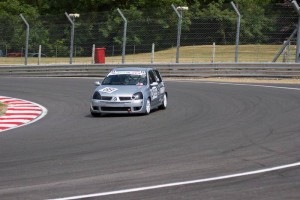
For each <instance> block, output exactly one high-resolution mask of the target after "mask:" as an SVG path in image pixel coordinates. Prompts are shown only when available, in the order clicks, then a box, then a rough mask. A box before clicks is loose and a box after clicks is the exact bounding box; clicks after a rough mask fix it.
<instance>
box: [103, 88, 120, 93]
mask: <svg viewBox="0 0 300 200" xmlns="http://www.w3.org/2000/svg"><path fill="white" fill-rule="evenodd" d="M117 90H118V89H117V88H111V87H106V88H103V89H102V90H100V91H101V92H106V93H113V92H115V91H117Z"/></svg>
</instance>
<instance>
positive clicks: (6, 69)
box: [0, 63, 300, 78]
mask: <svg viewBox="0 0 300 200" xmlns="http://www.w3.org/2000/svg"><path fill="white" fill-rule="evenodd" d="M116 67H154V68H156V69H158V70H159V71H160V72H161V74H162V75H163V76H164V77H274V78H275V77H282V78H284V77H285V78H299V77H300V64H296V63H290V64H285V63H211V64H207V63H203V64H199V63H197V64H173V63H172V64H112V65H111V64H102V65H98V64H94V65H92V64H91V65H32V66H29V65H27V66H0V76H2V77H3V76H14V77H23V76H26V77H104V76H105V75H106V74H107V73H108V72H109V71H110V70H111V69H113V68H116Z"/></svg>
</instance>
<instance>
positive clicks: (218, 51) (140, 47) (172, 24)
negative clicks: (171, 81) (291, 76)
mask: <svg viewBox="0 0 300 200" xmlns="http://www.w3.org/2000/svg"><path fill="white" fill-rule="evenodd" d="M278 9H280V8H278ZM282 9H283V8H282ZM284 9H286V8H284ZM289 9H290V10H287V11H286V12H285V13H286V14H282V12H280V14H276V12H274V13H270V14H269V15H268V14H265V15H264V18H263V19H260V18H258V16H255V15H243V12H244V11H243V9H242V8H241V9H240V10H239V12H240V13H241V25H240V31H239V32H238V33H239V45H238V62H272V61H273V59H274V57H275V56H276V54H277V53H278V51H279V50H280V48H281V47H282V45H283V43H284V41H285V40H287V38H288V37H289V36H290V35H291V34H292V33H293V31H294V30H295V29H296V24H297V19H298V16H297V15H296V13H295V12H294V10H293V8H292V7H291V8H289ZM204 10H205V9H204ZM121 12H122V14H123V15H124V17H125V18H126V20H127V22H128V24H127V29H126V44H125V57H123V59H124V63H127V64H130V63H144V64H147V63H154V64H155V63H175V62H176V56H177V49H178V48H177V47H178V28H179V24H178V22H179V21H178V20H179V18H178V16H177V15H176V13H175V12H174V10H173V9H172V7H171V5H170V8H169V10H167V12H164V13H160V9H153V10H147V11H146V10H140V11H139V10H136V11H134V12H132V11H127V10H121ZM181 14H182V23H181V33H180V49H179V53H178V55H179V58H178V62H179V63H219V62H224V63H232V62H235V55H236V36H237V15H236V12H235V11H234V9H233V8H232V7H231V5H226V6H225V7H224V14H223V15H222V16H221V17H220V16H218V15H213V14H210V15H209V14H205V13H201V14H199V13H195V12H194V11H193V9H189V10H187V11H184V10H183V11H181ZM24 17H25V18H26V20H27V21H28V23H29V25H30V35H29V47H28V64H30V65H35V64H68V63H69V61H70V38H71V24H70V23H69V21H68V19H67V17H66V16H65V13H62V14H61V15H55V16H49V15H47V16H26V15H24ZM18 18H19V20H17V19H18ZM14 19H15V20H14V21H13V22H12V23H10V22H7V21H5V20H7V19H6V17H5V16H0V22H1V23H0V34H1V39H0V65H15V64H17V65H20V64H24V60H25V58H24V56H25V49H26V46H25V43H26V42H25V41H26V26H25V25H24V23H23V21H22V20H21V18H20V17H19V16H16V17H15V18H14ZM72 20H74V29H75V31H74V46H73V55H72V56H73V57H72V63H73V64H91V63H93V62H94V59H93V57H92V56H93V55H94V54H93V45H95V47H96V48H98V47H99V48H105V49H106V51H105V63H107V64H120V63H122V61H123V60H122V51H123V49H124V46H123V45H124V30H125V29H124V20H123V19H122V16H120V13H119V12H118V11H117V10H115V11H111V12H103V13H81V14H80V17H78V18H75V17H74V18H72ZM2 22H3V23H2ZM4 22H5V23H4ZM39 48H41V58H40V59H39V58H38V55H39V54H38V53H39V50H40V49H39ZM295 51H296V41H295V37H293V38H292V39H291V41H289V45H287V47H286V48H285V49H284V51H283V53H282V54H280V56H279V58H278V59H277V62H288V63H290V62H295ZM123 56H124V55H123Z"/></svg>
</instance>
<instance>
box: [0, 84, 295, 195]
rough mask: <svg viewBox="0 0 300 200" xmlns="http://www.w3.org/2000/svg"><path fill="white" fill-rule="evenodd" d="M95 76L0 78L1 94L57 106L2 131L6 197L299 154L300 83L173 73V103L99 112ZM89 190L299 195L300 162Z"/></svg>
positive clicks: (87, 188) (0, 184)
mask: <svg viewBox="0 0 300 200" xmlns="http://www.w3.org/2000/svg"><path fill="white" fill-rule="evenodd" d="M94 81H95V80H93V79H77V78H76V79H75V78H74V79H64V78H54V79H51V78H1V79H0V95H4V96H10V97H15V98H21V99H25V100H29V101H33V102H36V103H38V104H41V105H43V106H44V107H46V108H47V109H48V114H47V115H46V116H45V117H44V118H43V119H41V120H39V121H38V122H36V123H33V124H30V125H28V126H24V127H21V128H17V129H13V130H10V131H5V132H3V133H1V134H0V199H1V200H3V199H4V200H6V199H52V198H62V197H74V196H79V195H86V194H95V193H98V194H99V193H103V192H111V191H120V190H126V189H131V188H140V187H148V186H157V185H162V184H169V183H177V182H184V181H191V180H197V179H198V180H201V179H206V178H211V177H218V176H224V175H230V174H237V173H243V172H251V171H254V170H260V169H266V168H270V167H275V166H282V165H286V164H290V163H298V162H299V161H300V148H299V147H300V123H299V121H300V90H290V89H284V88H265V87H254V86H245V85H231V84H229V85H227V84H216V83H204V82H198V83H192V82H175V81H168V82H167V83H166V85H167V87H168V92H169V105H168V108H167V110H164V111H154V112H152V113H151V114H150V115H149V116H105V117H101V118H92V117H91V116H90V114H89V98H90V96H91V94H92V91H93V89H94V86H93V82H94ZM284 87H293V88H300V86H299V85H285V86H284ZM88 199H122V200H124V199H130V200H132V199H146V200H150V199H151V200H152V199H153V200H154V199H155V200H157V199H158V200H159V199H164V200H165V199H170V200H174V199H175V200H176V199H195V200H196V199H197V200H198V199H214V200H219V199H220V200H232V199H243V200H245V199H246V200H247V199H264V200H268V199H270V200H271V199H272V200H277V199H278V200H282V199H300V167H299V165H298V166H295V167H290V168H286V169H281V170H276V171H270V172H266V173H260V174H254V175H247V176H239V177H234V178H229V179H221V180H215V181H210V182H199V183H193V184H187V185H184V184H182V185H180V184H179V185H177V186H173V187H162V188H156V189H150V190H141V191H137V192H130V193H128V192H126V193H121V194H110V195H107V196H102V197H100V196H97V197H94V198H88Z"/></svg>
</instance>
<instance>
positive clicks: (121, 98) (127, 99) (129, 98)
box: [119, 97, 131, 101]
mask: <svg viewBox="0 0 300 200" xmlns="http://www.w3.org/2000/svg"><path fill="white" fill-rule="evenodd" d="M119 99H120V101H129V100H131V97H119Z"/></svg>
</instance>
